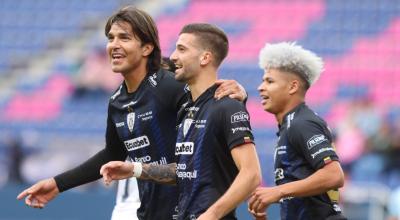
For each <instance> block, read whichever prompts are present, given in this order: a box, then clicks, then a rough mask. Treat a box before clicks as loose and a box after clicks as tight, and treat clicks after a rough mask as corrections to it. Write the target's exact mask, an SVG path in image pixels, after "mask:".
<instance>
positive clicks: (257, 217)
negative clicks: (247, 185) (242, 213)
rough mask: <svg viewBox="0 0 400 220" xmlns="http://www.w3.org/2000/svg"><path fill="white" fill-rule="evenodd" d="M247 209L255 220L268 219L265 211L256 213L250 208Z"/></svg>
mask: <svg viewBox="0 0 400 220" xmlns="http://www.w3.org/2000/svg"><path fill="white" fill-rule="evenodd" d="M247 211H249V212H250V213H251V214H252V215H253V217H254V219H255V220H268V217H267V213H266V212H262V213H257V212H254V211H253V210H250V209H247Z"/></svg>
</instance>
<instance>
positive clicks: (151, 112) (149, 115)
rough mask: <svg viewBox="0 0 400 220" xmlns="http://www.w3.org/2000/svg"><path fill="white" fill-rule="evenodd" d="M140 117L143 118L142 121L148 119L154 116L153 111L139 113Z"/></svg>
mask: <svg viewBox="0 0 400 220" xmlns="http://www.w3.org/2000/svg"><path fill="white" fill-rule="evenodd" d="M137 118H138V119H142V121H147V120H150V119H152V118H153V111H148V112H145V113H142V114H138V116H137Z"/></svg>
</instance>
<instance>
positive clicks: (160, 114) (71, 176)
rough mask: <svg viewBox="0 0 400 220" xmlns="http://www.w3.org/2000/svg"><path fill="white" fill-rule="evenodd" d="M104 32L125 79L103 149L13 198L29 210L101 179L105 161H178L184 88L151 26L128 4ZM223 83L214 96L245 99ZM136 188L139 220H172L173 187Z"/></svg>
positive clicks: (144, 184)
mask: <svg viewBox="0 0 400 220" xmlns="http://www.w3.org/2000/svg"><path fill="white" fill-rule="evenodd" d="M105 34H106V36H107V38H108V43H107V54H108V56H109V61H110V63H111V68H112V70H113V71H114V72H116V73H121V74H122V75H123V77H124V82H123V83H122V84H121V86H120V87H119V88H118V89H117V91H116V92H115V93H114V94H113V95H112V96H111V98H110V101H109V106H108V119H107V129H106V146H105V148H104V149H103V150H101V151H100V152H98V153H97V154H96V155H94V156H93V157H92V158H90V159H89V160H87V161H86V162H84V163H83V164H81V165H80V166H78V167H76V168H75V169H72V170H69V171H67V172H65V173H62V174H60V175H57V176H56V177H54V178H49V179H46V180H42V181H39V182H38V183H36V184H34V185H33V186H31V187H30V188H28V189H26V190H24V191H23V192H22V193H21V194H19V195H18V197H17V198H18V199H22V198H23V197H25V196H26V199H25V203H26V204H27V205H29V206H31V207H34V208H43V207H44V206H45V205H46V204H47V203H48V202H49V201H50V200H52V199H53V198H54V197H56V196H57V195H58V194H59V192H63V191H65V190H68V189H70V188H73V187H76V186H79V185H82V184H85V183H88V182H91V181H94V180H97V179H99V178H101V175H100V173H99V170H100V168H101V166H102V165H103V164H105V163H107V162H109V161H115V160H118V161H123V160H125V159H126V157H127V156H129V157H130V158H131V160H132V161H135V162H148V163H153V164H168V163H173V162H175V161H176V157H175V154H174V147H175V139H176V135H177V133H176V130H175V125H176V117H177V116H176V115H177V112H178V110H179V108H180V107H181V105H182V104H183V103H184V102H185V101H186V97H185V93H186V92H185V91H186V90H185V84H184V83H179V82H176V81H175V80H174V76H173V74H172V73H171V72H168V71H166V70H162V69H160V64H161V53H160V47H159V39H158V32H157V27H156V25H155V22H154V21H153V19H152V18H151V17H150V16H149V15H148V14H147V13H146V12H144V11H142V10H139V9H137V8H135V7H132V6H128V7H124V8H122V9H120V10H119V11H117V12H116V13H115V14H114V15H112V16H111V17H110V18H109V19H108V21H107V24H106V27H105ZM220 83H221V82H220ZM225 84H227V85H225V86H221V87H219V88H220V89H221V90H220V91H219V92H217V93H216V94H215V95H216V96H224V95H226V94H233V93H234V94H233V95H234V96H235V97H237V98H239V97H240V98H241V100H243V99H244V97H245V92H244V91H242V90H241V89H240V86H238V85H237V83H235V82H232V81H228V83H225ZM227 90H228V91H227ZM138 185H139V194H140V201H141V206H140V208H139V209H138V211H137V217H138V218H139V219H146V220H148V219H157V220H158V219H172V218H174V216H173V215H174V213H175V207H176V203H177V189H176V187H174V186H168V185H160V184H156V183H154V182H150V181H144V180H138ZM132 208H134V207H132Z"/></svg>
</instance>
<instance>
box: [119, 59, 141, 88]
mask: <svg viewBox="0 0 400 220" xmlns="http://www.w3.org/2000/svg"><path fill="white" fill-rule="evenodd" d="M142 63H143V62H142ZM146 63H147V62H144V65H143V64H140V65H139V67H137V68H136V69H134V70H132V71H131V72H129V73H122V76H123V77H124V81H125V85H126V88H127V90H128V93H132V92H135V91H136V90H137V89H138V88H139V85H140V83H141V82H142V81H143V79H144V78H145V77H146V75H147V69H146Z"/></svg>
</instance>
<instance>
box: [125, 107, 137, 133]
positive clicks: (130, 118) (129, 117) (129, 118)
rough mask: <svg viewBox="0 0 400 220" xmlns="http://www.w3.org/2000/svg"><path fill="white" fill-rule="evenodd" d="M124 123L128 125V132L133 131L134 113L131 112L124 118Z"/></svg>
mask: <svg viewBox="0 0 400 220" xmlns="http://www.w3.org/2000/svg"><path fill="white" fill-rule="evenodd" d="M126 122H127V124H128V128H129V131H130V132H132V131H133V126H134V125H135V112H131V113H129V114H128V115H127V116H126Z"/></svg>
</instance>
